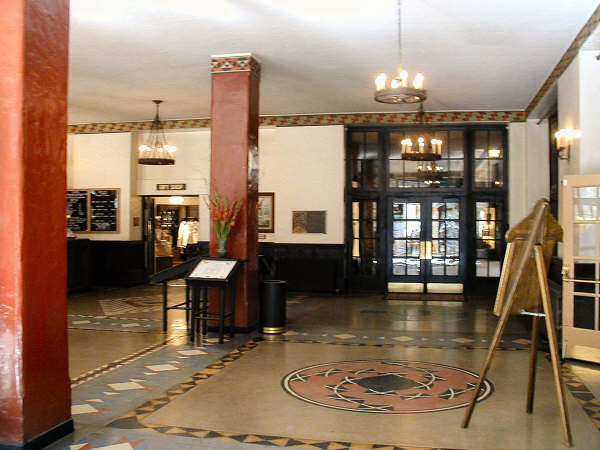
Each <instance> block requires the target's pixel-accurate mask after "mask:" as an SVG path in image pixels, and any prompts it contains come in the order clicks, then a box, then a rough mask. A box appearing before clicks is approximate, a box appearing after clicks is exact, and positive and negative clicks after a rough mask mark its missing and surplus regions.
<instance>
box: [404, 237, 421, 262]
mask: <svg viewBox="0 0 600 450" xmlns="http://www.w3.org/2000/svg"><path fill="white" fill-rule="evenodd" d="M406 253H407V254H408V256H413V257H415V258H419V257H420V256H421V241H419V240H414V239H409V240H408V241H406Z"/></svg>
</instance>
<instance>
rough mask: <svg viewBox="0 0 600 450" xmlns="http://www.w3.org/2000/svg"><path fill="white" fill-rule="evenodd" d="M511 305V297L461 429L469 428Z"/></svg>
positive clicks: (503, 312)
mask: <svg viewBox="0 0 600 450" xmlns="http://www.w3.org/2000/svg"><path fill="white" fill-rule="evenodd" d="M512 304H513V297H512V296H511V298H510V299H508V300H507V302H506V303H505V304H504V309H502V315H501V316H500V319H499V321H498V325H497V326H496V331H495V332H494V337H493V338H492V342H491V343H490V348H489V349H488V353H487V356H486V357H485V363H483V368H482V369H481V373H480V374H479V380H477V386H476V387H475V389H474V392H473V398H472V399H471V403H469V407H468V408H467V412H466V413H465V418H464V420H463V423H462V427H463V428H467V427H468V426H469V422H470V420H471V415H472V414H473V410H474V409H475V403H476V402H477V395H478V394H479V391H480V390H481V385H482V384H483V380H485V376H486V375H487V371H488V370H489V368H490V366H491V365H492V358H493V357H494V352H495V351H496V348H497V347H498V344H499V343H500V339H501V338H502V334H503V333H504V329H505V328H506V324H507V323H508V318H509V317H510V311H511V308H512Z"/></svg>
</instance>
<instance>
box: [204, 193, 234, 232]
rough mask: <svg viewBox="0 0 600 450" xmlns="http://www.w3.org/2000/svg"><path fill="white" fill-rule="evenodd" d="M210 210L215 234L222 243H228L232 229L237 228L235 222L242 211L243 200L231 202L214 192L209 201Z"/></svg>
mask: <svg viewBox="0 0 600 450" xmlns="http://www.w3.org/2000/svg"><path fill="white" fill-rule="evenodd" d="M207 204H208V208H209V210H210V218H211V220H212V221H213V223H214V224H215V232H216V233H217V237H218V238H219V240H220V241H226V240H227V238H228V237H229V233H230V232H231V229H232V228H233V227H235V224H236V222H235V220H236V218H237V215H238V213H239V212H240V209H241V208H242V200H241V199H238V200H235V201H234V202H230V201H229V199H228V198H227V197H226V196H224V195H219V193H218V192H214V193H213V195H211V196H210V197H209V198H208V200H207Z"/></svg>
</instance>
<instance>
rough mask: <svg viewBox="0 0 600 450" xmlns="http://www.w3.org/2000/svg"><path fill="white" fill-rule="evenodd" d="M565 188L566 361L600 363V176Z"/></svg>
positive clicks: (577, 178) (580, 178) (573, 178)
mask: <svg viewBox="0 0 600 450" xmlns="http://www.w3.org/2000/svg"><path fill="white" fill-rule="evenodd" d="M562 184H563V186H562V190H563V191H562V193H563V195H562V213H561V216H562V224H563V228H564V247H563V327H562V344H563V357H565V358H576V359H583V360H586V361H594V362H600V175H567V176H566V177H565V179H564V180H563V183H562Z"/></svg>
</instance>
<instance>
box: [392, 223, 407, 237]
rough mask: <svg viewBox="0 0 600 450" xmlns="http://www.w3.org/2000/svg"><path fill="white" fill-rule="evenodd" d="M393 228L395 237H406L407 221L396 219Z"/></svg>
mask: <svg viewBox="0 0 600 450" xmlns="http://www.w3.org/2000/svg"><path fill="white" fill-rule="evenodd" d="M392 228H393V230H392V233H393V237H394V238H395V239H397V238H405V237H406V222H403V221H398V220H395V221H394V223H393V226H392Z"/></svg>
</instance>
